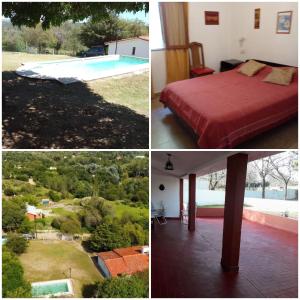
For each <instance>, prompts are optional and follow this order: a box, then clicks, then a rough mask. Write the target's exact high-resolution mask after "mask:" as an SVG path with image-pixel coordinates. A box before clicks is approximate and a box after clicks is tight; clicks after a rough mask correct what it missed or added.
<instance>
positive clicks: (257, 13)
mask: <svg viewBox="0 0 300 300" xmlns="http://www.w3.org/2000/svg"><path fill="white" fill-rule="evenodd" d="M259 27H260V8H256V9H255V10H254V29H259Z"/></svg>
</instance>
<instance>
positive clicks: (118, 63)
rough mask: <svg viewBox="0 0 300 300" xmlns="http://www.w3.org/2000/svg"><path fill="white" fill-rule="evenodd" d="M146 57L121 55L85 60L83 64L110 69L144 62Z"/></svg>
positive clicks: (95, 68) (93, 68)
mask: <svg viewBox="0 0 300 300" xmlns="http://www.w3.org/2000/svg"><path fill="white" fill-rule="evenodd" d="M148 62H149V60H148V59H143V58H136V57H127V56H121V57H120V58H119V59H118V60H108V61H93V60H92V61H88V60H87V61H85V63H84V64H85V66H86V67H87V68H89V69H91V70H99V69H102V70H111V69H119V68H126V67H130V66H134V65H140V64H146V63H148Z"/></svg>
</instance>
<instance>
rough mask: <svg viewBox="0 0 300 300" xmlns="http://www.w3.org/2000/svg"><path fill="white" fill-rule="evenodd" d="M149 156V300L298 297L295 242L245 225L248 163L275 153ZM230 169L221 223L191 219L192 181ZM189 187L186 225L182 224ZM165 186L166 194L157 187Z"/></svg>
mask: <svg viewBox="0 0 300 300" xmlns="http://www.w3.org/2000/svg"><path fill="white" fill-rule="evenodd" d="M168 153H170V154H171V155H172V156H171V162H172V163H173V166H174V169H173V170H165V163H166V161H167V153H166V152H152V180H151V183H152V191H151V192H152V194H151V195H152V199H151V200H152V207H157V206H159V205H161V204H162V205H163V206H164V209H165V216H166V217H167V224H165V225H157V226H155V229H154V230H153V231H152V245H151V247H152V248H151V249H152V252H151V256H152V272H151V276H152V297H174V298H175V297H176V298H179V297H197V298H204V297H205V298H210V297H214V298H219V297H236V298H241V297H245V298H252V297H255V298H261V297H284V298H289V297H291V298H294V297H295V298H296V297H297V296H298V270H297V269H298V254H297V243H298V242H297V234H295V233H291V232H288V231H283V230H279V229H276V228H272V227H269V226H265V225H262V224H259V223H256V222H251V221H248V220H243V202H244V191H245V183H246V173H247V163H248V162H249V161H252V160H256V159H259V158H262V157H265V156H269V155H273V154H276V153H278V152H270V151H269V152H268V151H243V152H236V151H215V152H214V151H210V152H203V151H201V152H199V151H188V152H182V151H180V152H179V151H178V152H168ZM225 168H227V177H226V192H225V205H224V218H196V177H197V176H203V175H206V174H209V173H212V172H216V171H219V170H222V169H225ZM183 179H188V182H189V184H188V188H189V196H188V224H187V225H185V224H184V223H182V222H181V221H180V218H181V212H182V210H183V195H184V192H183V187H184V184H183ZM161 185H163V186H164V189H163V190H162V189H160V188H159V187H160V186H161Z"/></svg>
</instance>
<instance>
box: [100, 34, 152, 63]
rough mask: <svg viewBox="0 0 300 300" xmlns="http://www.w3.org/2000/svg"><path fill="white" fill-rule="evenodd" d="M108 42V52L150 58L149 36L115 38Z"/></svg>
mask: <svg viewBox="0 0 300 300" xmlns="http://www.w3.org/2000/svg"><path fill="white" fill-rule="evenodd" d="M106 44H107V45H108V54H119V55H134V56H137V57H143V58H149V36H138V37H134V38H128V39H122V40H115V41H112V42H108V43H106Z"/></svg>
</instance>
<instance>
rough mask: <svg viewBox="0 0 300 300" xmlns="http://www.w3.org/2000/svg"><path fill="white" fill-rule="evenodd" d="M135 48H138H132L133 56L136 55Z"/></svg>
mask: <svg viewBox="0 0 300 300" xmlns="http://www.w3.org/2000/svg"><path fill="white" fill-rule="evenodd" d="M135 48H136V47H132V52H131V55H135Z"/></svg>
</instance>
